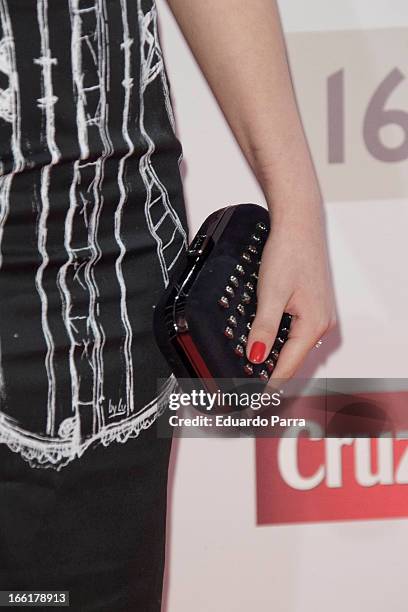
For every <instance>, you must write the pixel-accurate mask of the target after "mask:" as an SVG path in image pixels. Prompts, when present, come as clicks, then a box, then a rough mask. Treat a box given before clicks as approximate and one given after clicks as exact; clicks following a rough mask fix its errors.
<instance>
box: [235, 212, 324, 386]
mask: <svg viewBox="0 0 408 612" xmlns="http://www.w3.org/2000/svg"><path fill="white" fill-rule="evenodd" d="M311 217H312V215H309V218H307V219H304V218H303V219H302V220H301V221H302V222H301V223H294V222H293V221H292V222H288V223H285V222H284V221H283V222H282V221H281V222H279V223H277V224H275V225H274V224H272V231H271V233H270V235H269V238H268V241H267V243H266V245H265V248H264V251H263V256H262V264H261V267H260V272H259V281H258V306H257V314H256V318H255V319H254V322H253V324H252V328H251V332H250V334H249V338H248V345H247V355H248V358H249V360H250V361H252V362H253V363H259V362H261V361H264V359H265V358H266V357H267V355H268V353H269V352H270V350H271V347H272V344H273V343H274V341H275V338H276V335H277V331H278V326H279V323H280V320H281V317H282V314H283V312H284V311H285V312H288V313H289V314H292V315H294V317H293V319H292V325H291V329H290V334H289V339H288V341H287V342H286V343H285V345H284V346H283V348H282V351H281V354H280V357H279V360H278V363H277V365H276V367H275V369H274V371H273V373H272V378H279V379H286V378H291V377H292V376H293V375H294V374H295V372H296V370H297V369H298V368H299V366H300V365H301V363H302V362H303V360H304V358H305V357H306V355H307V353H308V351H309V350H310V349H311V348H312V347H313V346H314V345H315V344H316V342H317V341H318V340H319V339H320V338H322V337H323V336H324V335H325V333H327V332H328V331H329V330H330V329H332V328H333V326H334V325H335V324H336V314H335V304H334V297H333V289H332V283H331V275H330V270H329V266H328V259H327V248H326V238H325V232H324V228H323V223H322V221H321V219H320V215H317V214H315V215H314V216H313V218H311ZM299 221H300V220H299Z"/></svg>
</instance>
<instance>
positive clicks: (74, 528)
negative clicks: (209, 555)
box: [0, 425, 171, 612]
mask: <svg viewBox="0 0 408 612" xmlns="http://www.w3.org/2000/svg"><path fill="white" fill-rule="evenodd" d="M155 430H156V427H155V425H153V426H152V427H151V428H149V429H147V430H146V431H144V432H143V433H142V434H140V436H139V437H138V438H136V439H132V440H129V441H128V442H127V443H126V444H125V445H110V446H109V447H108V448H103V447H102V446H98V447H96V448H94V449H92V450H90V451H89V452H88V453H86V454H85V456H84V457H83V458H82V459H81V461H76V462H72V463H71V464H70V465H69V466H67V467H66V468H65V469H64V470H61V471H59V472H57V471H55V470H33V469H32V468H30V467H29V466H28V464H27V463H25V462H23V461H21V459H19V457H18V455H16V454H13V453H10V452H9V451H8V450H7V449H6V448H5V447H4V446H0V466H1V467H0V475H1V479H0V499H1V504H0V590H34V591H38V590H40V589H43V590H51V589H55V590H66V591H69V592H70V608H69V609H70V610H75V611H77V612H96V611H105V610H106V611H107V612H108V611H109V612H129V611H132V612H139V611H140V612H158V611H159V610H160V602H161V597H162V577H163V567H164V551H165V518H166V483H167V465H168V457H169V452H170V446H171V439H161V438H158V437H157V434H156V431H155ZM36 609H44V610H50V609H57V608H53V607H52V608H50V607H46V608H45V607H44V608H41V607H40V608H36ZM58 609H60V608H58Z"/></svg>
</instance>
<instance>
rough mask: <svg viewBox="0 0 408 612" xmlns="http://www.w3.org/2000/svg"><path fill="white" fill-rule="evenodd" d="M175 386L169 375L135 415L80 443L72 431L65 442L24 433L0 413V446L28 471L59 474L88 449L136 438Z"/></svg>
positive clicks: (157, 412)
mask: <svg viewBox="0 0 408 612" xmlns="http://www.w3.org/2000/svg"><path fill="white" fill-rule="evenodd" d="M176 387H177V380H176V379H175V377H174V375H171V376H170V377H169V378H168V379H167V380H166V382H165V383H164V385H163V387H162V389H161V390H160V393H159V394H158V395H157V396H156V397H155V398H154V399H153V400H152V401H151V402H149V403H148V404H146V406H144V407H143V408H142V409H141V410H139V412H138V413H137V414H136V415H134V416H132V417H129V418H127V419H124V420H123V421H121V422H120V423H116V424H112V425H109V426H106V427H105V428H102V429H101V430H100V431H99V432H98V433H97V434H95V435H94V436H92V437H90V438H89V439H87V440H86V441H85V442H82V443H81V442H80V441H79V440H78V439H76V438H75V435H74V433H73V430H72V429H71V437H70V438H68V439H63V440H61V439H60V438H49V437H45V436H41V435H36V434H33V433H31V432H29V431H26V430H24V429H22V428H20V427H18V425H15V424H14V423H13V422H12V421H11V420H10V419H7V417H5V415H1V414H0V444H6V445H7V446H8V448H9V449H10V450H11V451H13V452H15V453H19V454H20V455H21V457H22V458H23V459H24V460H25V461H27V462H28V463H29V465H30V467H32V468H52V469H55V470H57V471H59V470H61V468H63V467H65V466H66V465H68V464H69V463H71V461H73V460H74V459H79V458H80V457H81V456H82V455H83V454H84V452H85V451H86V450H87V449H88V448H89V447H90V446H93V447H94V446H95V445H99V444H102V445H103V446H108V445H109V444H111V443H112V442H120V443H125V442H126V441H127V440H128V439H129V438H136V437H137V436H138V435H139V434H140V432H141V431H142V430H143V429H147V428H148V427H150V426H151V425H152V424H153V423H154V421H155V420H156V419H157V418H158V417H159V416H160V415H161V414H162V413H163V412H164V410H165V408H166V406H167V402H168V396H169V394H170V393H172V392H173V391H174V390H175V388H176Z"/></svg>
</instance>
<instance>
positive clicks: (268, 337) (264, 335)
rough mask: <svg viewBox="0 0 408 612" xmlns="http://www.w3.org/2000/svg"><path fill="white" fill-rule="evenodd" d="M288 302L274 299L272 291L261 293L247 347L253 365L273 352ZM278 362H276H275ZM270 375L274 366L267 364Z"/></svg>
mask: <svg viewBox="0 0 408 612" xmlns="http://www.w3.org/2000/svg"><path fill="white" fill-rule="evenodd" d="M285 306H286V301H284V300H282V299H276V297H275V299H273V298H272V297H271V293H270V291H266V292H265V291H260V294H259V296H258V306H257V312H256V316H255V319H254V320H253V322H252V325H251V331H250V333H249V336H248V343H247V347H246V353H247V358H248V360H249V361H251V362H252V363H255V364H256V363H262V362H264V361H265V360H266V359H267V358H268V355H269V353H270V352H271V349H272V346H273V344H274V342H275V339H276V336H277V333H278V330H279V324H280V322H281V319H282V314H283V312H284V309H285ZM274 361H276V360H274ZM266 365H267V367H268V371H269V374H270V373H271V372H272V369H273V366H274V364H273V363H272V362H269V363H267V364H266Z"/></svg>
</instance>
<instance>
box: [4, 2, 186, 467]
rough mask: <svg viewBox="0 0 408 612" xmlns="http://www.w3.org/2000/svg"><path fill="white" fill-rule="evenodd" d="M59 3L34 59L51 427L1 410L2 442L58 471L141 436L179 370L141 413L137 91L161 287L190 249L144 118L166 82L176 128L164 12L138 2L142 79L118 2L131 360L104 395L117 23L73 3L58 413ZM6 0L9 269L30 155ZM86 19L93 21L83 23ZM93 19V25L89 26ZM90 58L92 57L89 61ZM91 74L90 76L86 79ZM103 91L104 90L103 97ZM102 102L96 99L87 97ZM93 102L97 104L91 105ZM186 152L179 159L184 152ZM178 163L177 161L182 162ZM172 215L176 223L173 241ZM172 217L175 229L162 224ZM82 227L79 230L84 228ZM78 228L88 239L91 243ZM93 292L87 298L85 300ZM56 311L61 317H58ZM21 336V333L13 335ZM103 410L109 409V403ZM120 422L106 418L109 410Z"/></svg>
mask: <svg viewBox="0 0 408 612" xmlns="http://www.w3.org/2000/svg"><path fill="white" fill-rule="evenodd" d="M51 7H52V1H51V0H37V2H36V10H37V26H38V31H39V41H40V48H39V52H38V56H37V57H34V58H33V62H34V65H35V66H37V67H38V68H39V77H40V79H41V96H40V97H39V98H38V99H37V100H36V103H37V106H38V107H39V108H40V109H41V111H42V114H43V118H44V122H43V130H44V131H43V141H44V142H45V143H46V148H47V150H48V153H49V156H50V161H49V162H48V163H47V164H46V165H44V166H43V167H42V168H41V182H40V202H39V212H38V218H37V235H36V239H37V249H38V254H39V264H38V267H37V269H36V274H35V286H36V289H37V293H38V297H39V303H40V308H41V325H42V333H43V335H44V339H45V347H46V350H45V362H44V367H45V372H46V376H47V384H48V394H47V407H46V408H47V412H46V414H47V419H46V427H45V431H44V432H43V433H39V432H33V431H27V430H26V429H24V428H23V427H21V426H20V424H19V423H18V422H17V421H16V420H15V419H13V418H12V416H10V415H8V414H6V413H4V412H2V411H0V443H5V444H7V445H8V446H9V447H10V449H11V450H13V451H15V452H19V453H20V454H21V456H22V457H23V458H24V459H25V460H27V461H28V462H29V463H30V465H31V466H32V467H44V468H54V469H57V470H60V469H61V468H62V467H64V466H65V465H67V464H68V463H70V462H71V461H72V460H73V459H75V458H79V457H81V456H82V455H83V453H84V452H85V450H86V449H87V448H89V446H90V445H91V444H92V443H94V442H95V441H99V442H100V443H102V444H103V445H105V446H106V445H108V444H109V443H111V442H112V441H114V440H116V441H119V442H126V440H128V438H129V437H134V436H136V435H138V434H139V432H140V430H141V429H144V428H147V427H149V426H150V425H151V424H152V423H153V422H154V421H155V419H156V418H157V417H158V415H159V414H161V412H162V411H163V410H164V409H165V407H166V405H167V401H168V396H169V394H170V393H171V392H172V391H173V390H174V389H175V387H176V381H175V379H174V377H173V376H170V377H169V378H168V379H167V381H166V382H165V383H164V384H163V385H162V387H161V389H160V390H159V391H158V393H157V396H156V397H155V398H154V399H152V400H151V401H150V402H149V403H148V404H146V405H145V406H143V407H142V408H140V409H138V410H137V411H136V410H135V401H134V397H135V392H137V389H135V381H134V367H133V363H132V343H133V332H132V327H131V323H130V319H129V313H128V305H127V287H126V283H125V278H124V274H123V270H122V265H123V260H124V257H125V255H126V245H125V243H124V241H123V232H122V229H123V228H122V223H123V213H124V209H125V206H127V205H130V204H129V202H128V186H127V181H126V169H127V168H126V166H127V161H128V160H129V158H131V157H132V155H134V153H135V143H134V142H133V140H132V138H131V135H130V134H131V133H132V129H131V119H130V108H131V102H132V96H133V95H134V96H137V97H138V100H137V101H138V102H139V103H140V113H139V116H138V119H137V121H138V127H139V129H140V133H141V135H142V138H143V140H144V142H145V144H146V152H145V153H144V154H143V155H142V156H141V159H140V164H139V171H140V173H141V177H142V179H143V183H144V185H145V189H146V200H145V203H144V210H145V218H146V222H147V226H148V229H149V231H150V234H151V236H152V237H153V239H154V241H155V243H156V245H157V249H156V252H157V257H158V262H159V265H160V269H161V271H162V278H163V284H164V285H165V286H167V284H168V280H169V273H170V271H171V269H172V267H173V266H174V264H175V262H176V260H177V258H178V256H179V255H180V254H181V253H182V251H183V250H184V249H185V248H186V247H187V236H186V232H185V230H184V228H183V226H182V223H181V221H180V219H179V217H178V215H177V213H176V211H175V210H174V208H173V207H172V205H171V203H170V198H169V194H168V191H167V189H166V187H165V184H164V182H163V180H161V179H160V177H159V171H158V169H156V168H155V165H154V155H153V154H154V152H155V150H156V145H155V142H154V140H153V138H152V136H151V135H150V134H149V133H148V128H147V127H146V125H147V123H145V120H146V117H147V116H148V113H149V108H147V105H146V104H145V96H146V94H147V92H148V87H149V85H150V84H152V83H153V82H154V81H155V80H156V79H159V82H160V83H161V88H162V90H161V91H162V96H163V105H164V106H165V108H166V111H167V114H168V117H169V121H170V125H171V128H172V130H173V133H174V134H175V131H174V130H175V123H174V116H173V111H172V107H171V101H170V94H169V88H168V83H167V79H166V74H165V69H164V61H163V56H162V52H161V49H160V45H159V38H158V31H157V14H156V7H155V5H154V2H152V3H150V6H149V8H148V10H146V12H143V10H142V2H141V1H140V0H137V13H138V22H137V25H136V27H138V28H139V40H138V44H139V45H140V47H139V50H138V51H140V54H141V68H140V73H139V75H138V76H139V81H138V82H135V77H134V74H133V70H132V68H134V67H133V62H132V53H135V46H134V45H135V40H134V38H133V37H132V36H131V34H130V32H131V28H130V25H129V18H128V0H120V9H121V17H122V30H123V37H122V41H121V42H120V43H117V44H120V49H121V52H122V57H123V79H122V86H123V92H124V96H123V109H122V136H123V141H124V143H125V145H126V148H125V151H124V153H123V154H122V157H121V158H120V159H119V162H118V174H117V185H118V192H119V197H118V203H117V207H116V209H115V211H114V239H115V241H116V244H117V245H118V249H119V253H118V255H117V258H116V261H115V271H116V277H117V282H118V288H119V293H120V295H119V296H118V297H119V299H120V320H121V324H122V327H123V330H124V333H123V339H122V345H121V347H120V350H121V354H123V362H124V365H123V367H124V380H125V387H126V389H125V393H124V394H123V397H119V398H117V399H116V400H112V398H107V397H105V392H104V374H105V372H104V367H105V366H104V346H105V341H106V332H105V330H104V329H103V326H102V323H101V318H100V312H99V296H100V293H99V288H98V286H97V283H96V277H95V267H96V266H97V264H98V262H99V261H100V259H101V256H102V250H101V247H100V245H99V243H98V227H99V220H100V216H101V212H102V208H103V205H104V202H103V195H102V185H103V181H104V173H105V163H106V160H107V159H108V158H109V157H110V156H111V155H112V154H113V152H114V151H113V145H112V140H111V137H110V134H109V129H108V113H109V108H108V103H107V95H108V92H109V88H110V83H109V74H110V42H109V22H108V19H107V5H106V0H68V7H69V15H70V25H71V50H70V58H71V69H72V91H73V96H74V102H75V111H76V114H75V120H76V129H77V140H78V143H79V150H80V155H79V159H77V160H75V161H74V162H73V166H72V167H73V172H72V181H71V184H70V187H69V192H68V193H67V203H68V205H67V209H66V215H65V222H64V247H65V251H66V260H65V262H63V263H62V264H61V265H60V268H59V270H58V274H57V285H58V290H59V294H60V297H61V303H62V310H61V316H62V320H63V322H64V326H65V329H66V333H67V336H68V340H69V347H68V361H69V371H70V384H71V395H72V415H71V416H68V417H67V418H65V419H64V420H63V421H62V422H58V421H57V416H56V415H57V406H56V404H57V380H56V345H55V339H54V337H53V334H52V331H51V326H50V320H49V317H50V313H49V303H48V296H47V292H46V289H45V284H44V277H45V274H46V272H47V268H48V267H49V264H50V254H49V250H48V248H47V237H48V222H49V215H50V209H51V195H50V184H51V179H52V175H53V171H54V167H55V165H56V164H58V163H59V162H60V160H61V156H62V154H61V151H60V148H59V146H58V144H57V141H58V134H57V133H56V124H55V112H56V105H57V103H58V97H57V96H56V95H55V91H54V85H53V73H54V71H55V70H56V69H58V63H57V58H56V57H55V55H53V52H52V49H51V47H50V32H49V10H51ZM8 9H9V5H8V1H7V0H0V19H1V28H2V37H1V39H0V71H1V72H2V73H3V74H4V75H5V76H6V77H7V80H8V86H7V87H6V88H5V89H1V90H0V121H5V122H7V123H8V124H10V126H11V135H10V149H11V151H12V153H13V160H14V162H13V169H12V171H11V172H10V173H8V174H5V175H4V176H1V170H2V168H1V167H0V268H1V262H2V259H1V253H2V250H1V246H2V237H3V231H4V226H5V224H6V221H7V218H8V214H9V202H10V199H9V197H10V191H11V188H12V181H13V177H14V176H15V174H16V173H17V172H21V171H22V170H23V169H24V166H25V161H24V157H23V155H22V152H21V127H20V123H21V109H20V89H19V79H18V72H17V65H16V59H15V40H14V38H13V32H12V26H11V20H10V16H9V10H8ZM85 18H86V24H87V25H86V27H85V26H84V20H85ZM91 23H93V27H90V24H91ZM85 52H86V54H87V57H88V61H87V68H86V75H85V70H84V66H83V57H84V55H85ZM89 58H92V59H91V61H90V60H89ZM85 76H86V81H85ZM95 95H96V96H97V97H98V100H97V103H96V104H95ZM89 96H92V98H93V102H92V104H90V103H89V100H88V97H89ZM90 108H93V109H94V111H93V112H91V111H90ZM91 130H92V138H93V139H95V138H96V137H99V139H100V150H101V153H100V155H99V157H97V158H92V157H91V156H90V154H91V151H90V131H91ZM180 159H181V158H180ZM179 161H180V160H179ZM168 223H170V224H171V228H172V230H171V232H170V238H169V231H168V227H169V226H168ZM165 224H166V227H167V229H166V232H164V226H165ZM78 230H79V231H78ZM78 236H81V237H82V240H83V241H82V243H81V242H79V239H78ZM84 295H85V296H86V299H84ZM54 314H55V313H54ZM14 337H17V335H16V334H15V336H14ZM6 382H7V381H4V376H3V371H2V368H1V351H0V400H4V399H6V398H5V395H4V393H5V390H6V389H7V387H6V384H5V383H6ZM104 407H105V410H104ZM84 409H89V410H90V411H92V415H93V417H92V431H90V432H89V431H87V433H86V435H84V434H83V432H82V429H81V410H82V411H83V410H84ZM119 416H120V417H121V420H118V419H116V420H109V419H111V418H112V417H119Z"/></svg>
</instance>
